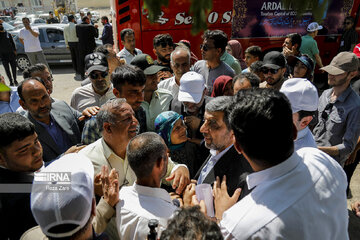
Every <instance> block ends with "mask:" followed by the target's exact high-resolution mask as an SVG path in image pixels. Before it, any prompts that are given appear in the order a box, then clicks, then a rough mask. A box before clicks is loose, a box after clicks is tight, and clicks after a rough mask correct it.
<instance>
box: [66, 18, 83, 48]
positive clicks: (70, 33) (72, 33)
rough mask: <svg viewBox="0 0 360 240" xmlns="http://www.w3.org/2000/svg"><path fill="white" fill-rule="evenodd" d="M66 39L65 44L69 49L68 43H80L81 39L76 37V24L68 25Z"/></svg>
mask: <svg viewBox="0 0 360 240" xmlns="http://www.w3.org/2000/svg"><path fill="white" fill-rule="evenodd" d="M64 39H65V44H66V46H67V47H68V46H69V44H68V42H79V38H78V37H77V36H76V24H75V23H73V22H70V23H69V24H68V25H66V26H65V28H64Z"/></svg>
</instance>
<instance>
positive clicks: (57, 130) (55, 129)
mask: <svg viewBox="0 0 360 240" xmlns="http://www.w3.org/2000/svg"><path fill="white" fill-rule="evenodd" d="M36 121H37V122H38V123H39V124H40V125H41V126H43V127H44V128H45V130H46V131H47V133H48V134H49V135H50V136H51V137H52V139H53V140H54V142H55V143H56V145H57V147H58V148H59V150H60V151H61V153H64V152H66V150H68V149H69V148H70V147H71V145H72V144H71V141H70V139H69V136H68V135H67V133H66V132H65V131H64V130H62V128H61V127H60V126H59V125H58V124H57V123H56V121H55V120H54V118H53V117H52V116H51V114H50V124H49V125H47V124H45V123H43V122H40V121H38V120H36Z"/></svg>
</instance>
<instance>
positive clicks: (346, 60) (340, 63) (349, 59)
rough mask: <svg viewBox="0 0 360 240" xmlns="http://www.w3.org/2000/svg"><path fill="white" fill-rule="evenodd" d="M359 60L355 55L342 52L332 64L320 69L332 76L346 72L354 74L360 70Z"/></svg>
mask: <svg viewBox="0 0 360 240" xmlns="http://www.w3.org/2000/svg"><path fill="white" fill-rule="evenodd" d="M358 66H359V60H358V58H357V56H356V55H355V53H351V52H341V53H339V54H338V55H336V56H335V57H334V58H333V60H331V63H330V64H329V65H327V66H325V67H322V68H320V69H321V70H324V71H325V72H327V73H330V74H331V75H339V74H343V73H345V72H352V71H356V70H358Z"/></svg>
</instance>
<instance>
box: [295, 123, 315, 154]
mask: <svg viewBox="0 0 360 240" xmlns="http://www.w3.org/2000/svg"><path fill="white" fill-rule="evenodd" d="M294 147H295V151H297V150H299V149H300V148H303V147H314V148H317V146H316V142H315V139H314V136H313V135H312V133H311V131H310V129H309V128H308V127H306V128H304V129H302V130H300V131H298V133H297V137H296V139H295V141H294Z"/></svg>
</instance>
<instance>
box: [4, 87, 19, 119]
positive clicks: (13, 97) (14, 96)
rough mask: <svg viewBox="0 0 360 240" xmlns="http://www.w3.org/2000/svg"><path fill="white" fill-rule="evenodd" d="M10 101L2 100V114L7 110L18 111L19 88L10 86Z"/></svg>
mask: <svg viewBox="0 0 360 240" xmlns="http://www.w3.org/2000/svg"><path fill="white" fill-rule="evenodd" d="M10 88H11V92H10V101H9V102H5V101H0V114H1V113H7V112H16V110H17V109H18V108H19V107H20V104H19V99H20V98H19V95H18V93H17V88H15V87H10Z"/></svg>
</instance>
